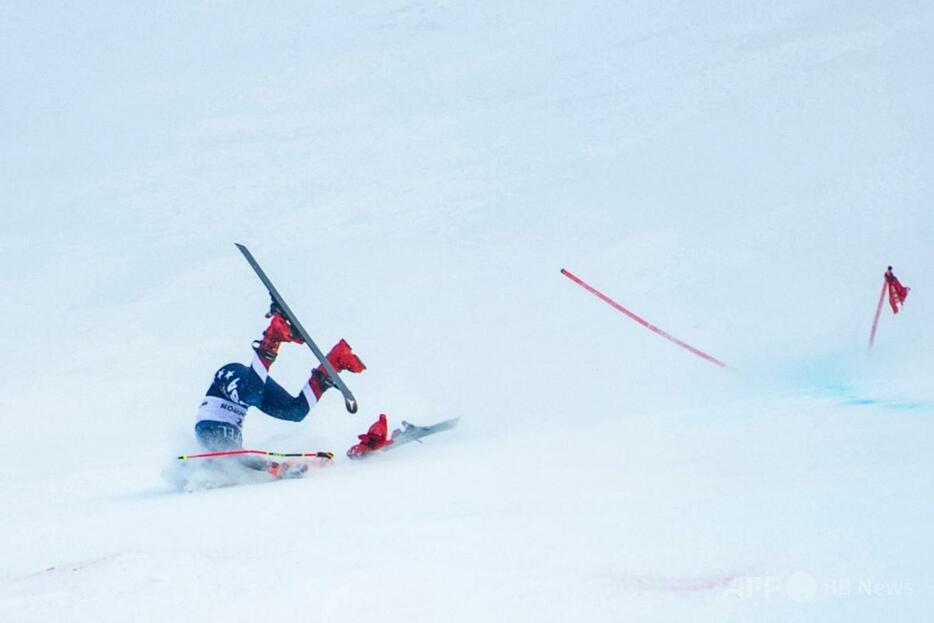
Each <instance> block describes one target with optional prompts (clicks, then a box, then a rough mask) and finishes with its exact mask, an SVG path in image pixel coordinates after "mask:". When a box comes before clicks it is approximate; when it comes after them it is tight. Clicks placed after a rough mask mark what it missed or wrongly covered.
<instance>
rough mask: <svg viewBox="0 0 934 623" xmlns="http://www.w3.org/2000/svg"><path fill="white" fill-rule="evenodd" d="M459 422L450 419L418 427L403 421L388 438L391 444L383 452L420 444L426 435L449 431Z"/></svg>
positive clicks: (457, 419) (455, 419) (456, 419)
mask: <svg viewBox="0 0 934 623" xmlns="http://www.w3.org/2000/svg"><path fill="white" fill-rule="evenodd" d="M459 421H460V418H451V419H450V420H443V421H441V422H438V423H437V424H432V425H431V426H418V425H416V424H411V423H409V422H406V421H404V420H403V422H402V428H401V429H400V428H397V429H396V430H394V431H392V435H391V437H390V438H391V439H392V444H390V445H388V446H386V447H385V448H383V450H384V451H387V450H392V449H393V448H396V447H398V446H401V445H404V444H407V443H410V442H412V441H418V442H419V443H421V439H422V437H427V436H428V435H434V434H435V433H440V432H442V431H446V430H451V429H452V428H454V427H455V426H457V423H458V422H459Z"/></svg>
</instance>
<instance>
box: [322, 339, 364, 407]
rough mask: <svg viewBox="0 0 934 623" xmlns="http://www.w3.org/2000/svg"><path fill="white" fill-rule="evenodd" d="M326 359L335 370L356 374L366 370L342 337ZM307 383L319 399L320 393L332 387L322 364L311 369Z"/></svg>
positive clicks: (332, 383)
mask: <svg viewBox="0 0 934 623" xmlns="http://www.w3.org/2000/svg"><path fill="white" fill-rule="evenodd" d="M327 360H328V363H330V364H331V366H332V367H333V368H334V370H335V371H337V372H345V371H346V372H353V373H354V374H357V373H360V372H363V371H364V370H366V366H365V365H363V362H362V361H360V358H359V357H357V355H355V354H354V352H353V350H352V349H351V348H350V344H348V343H347V340H345V339H343V338H341V341H340V342H338V343H337V344H335V345H334V347H333V348H332V349H331V351H330V352H329V353H328V356H327ZM308 384H309V385H311V391H312V392H314V395H315V398H316V399H320V398H321V394H323V393H324V392H325V391H327V390H328V389H330V388H332V387H334V381H332V380H331V377H330V376H329V375H328V373H327V371H326V370H325V369H324V364H322V365H320V366H318V367H317V368H315V369H314V370H312V371H311V378H310V379H308Z"/></svg>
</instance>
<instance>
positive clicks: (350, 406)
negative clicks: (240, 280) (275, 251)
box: [234, 243, 357, 413]
mask: <svg viewBox="0 0 934 623" xmlns="http://www.w3.org/2000/svg"><path fill="white" fill-rule="evenodd" d="M234 244H236V245H237V248H238V249H240V253H242V254H243V257H245V258H246V261H247V262H249V264H250V266H251V267H252V268H253V270H254V271H255V272H256V276H257V277H259V279H260V281H262V282H263V285H264V286H266V290H268V291H269V296H271V297H272V300H273V301H274V302H275V304H276V305H277V306H278V307H279V309H280V310H281V311H282V314H283V315H284V316H285V317H286V319H287V320H288V321H289V323H290V324H291V325H292V327H293V328H294V329H295V330H296V331H297V332H298V334H299V335H300V336H301V338H302V339H303V340H305V343H306V344H308V348H310V349H311V352H313V353H314V354H315V357H317V358H318V361H320V362H321V365H322V366H324V370H325V371H326V372H327V373H328V376H329V377H331V380H332V381H334V386H335V387H336V388H337V389H338V390H340V393H341V394H343V396H344V405H345V406H346V407H347V410H348V411H349V412H351V413H356V412H357V399H356V398H354V396H353V394H352V393H351V392H350V389H349V388H348V387H347V385H345V384H344V381H343V380H342V379H341V377H340V376H339V375H338V374H337V371H336V370H335V369H334V366H332V365H331V362H330V361H328V359H327V357H325V356H324V353H322V352H321V349H320V348H318V345H317V344H315V342H314V340H312V339H311V336H310V335H308V332H307V331H305V328H304V327H303V326H302V324H301V323H300V322H299V321H298V318H296V317H295V314H294V313H292V310H291V309H289V306H288V305H287V304H286V302H285V301H284V300H283V299H282V295H280V294H279V291H278V290H276V286H274V285H272V282H271V281H270V280H269V277H267V276H266V273H265V272H263V269H262V268H260V265H259V263H258V262H257V261H256V258H254V257H253V254H252V253H250V250H249V249H247V248H246V247H245V246H243V245H242V244H240V243H234Z"/></svg>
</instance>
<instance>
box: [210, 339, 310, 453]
mask: <svg viewBox="0 0 934 623" xmlns="http://www.w3.org/2000/svg"><path fill="white" fill-rule="evenodd" d="M316 403H317V399H316V398H315V395H314V392H313V391H312V390H311V386H310V385H309V384H307V383H306V384H305V386H304V387H303V388H302V391H301V393H299V394H298V396H292V395H291V394H289V393H288V392H287V391H285V390H284V389H283V388H282V386H281V385H279V384H278V383H276V382H275V381H274V380H273V379H272V378H270V377H269V373H268V371H267V370H266V366H264V365H263V362H262V361H260V359H259V357H258V356H254V358H253V365H251V366H245V365H243V364H242V363H228V364H227V365H225V366H223V367H222V368H220V369H219V370H218V371H217V372H216V373H215V374H214V380H213V381H212V382H211V386H210V387H208V391H207V394H206V395H205V397H204V401H203V402H202V403H201V406H200V407H199V408H198V416H197V422H196V423H195V435H196V436H197V438H198V442H199V443H200V444H201V445H202V446H204V447H205V448H207V449H208V450H211V451H222V450H238V449H240V448H242V444H243V434H242V432H241V429H242V426H243V418H244V417H246V410H247V408H249V407H256V408H257V409H259V410H260V411H262V412H263V413H266V414H267V415H271V416H272V417H274V418H278V419H280V420H289V421H292V422H300V421H302V420H303V419H305V416H306V415H308V411H309V409H311V407H313V406H314V405H315V404H316Z"/></svg>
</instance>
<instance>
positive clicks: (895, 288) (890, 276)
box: [885, 266, 911, 314]
mask: <svg viewBox="0 0 934 623" xmlns="http://www.w3.org/2000/svg"><path fill="white" fill-rule="evenodd" d="M885 283H886V285H887V286H888V288H889V305H891V306H892V313H893V314H897V313H898V306H899V305H904V304H905V299H906V298H908V292H909V291H910V290H911V288H906V287H905V286H903V285H902V283H901V282H900V281H899V280H898V277H896V276H895V274H894V273H892V267H891V266H889V268H888V270H886V271H885Z"/></svg>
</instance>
